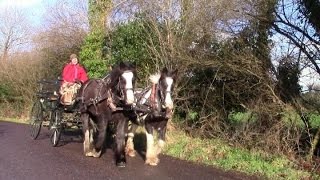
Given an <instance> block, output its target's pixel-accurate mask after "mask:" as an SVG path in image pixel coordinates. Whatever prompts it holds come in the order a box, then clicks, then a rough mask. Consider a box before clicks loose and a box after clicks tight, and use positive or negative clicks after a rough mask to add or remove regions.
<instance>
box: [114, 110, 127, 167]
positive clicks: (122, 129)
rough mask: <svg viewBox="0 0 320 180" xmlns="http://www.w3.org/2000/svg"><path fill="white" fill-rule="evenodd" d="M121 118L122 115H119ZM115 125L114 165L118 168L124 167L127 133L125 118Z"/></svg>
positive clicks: (121, 118)
mask: <svg viewBox="0 0 320 180" xmlns="http://www.w3.org/2000/svg"><path fill="white" fill-rule="evenodd" d="M119 116H123V114H119ZM117 120H118V123H117V130H116V131H117V132H116V152H115V156H116V165H117V166H118V167H125V166H126V163H127V161H126V154H125V146H126V145H125V143H126V134H127V132H128V119H127V118H126V117H120V118H119V119H117Z"/></svg>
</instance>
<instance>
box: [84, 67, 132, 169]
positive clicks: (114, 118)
mask: <svg viewBox="0 0 320 180" xmlns="http://www.w3.org/2000/svg"><path fill="white" fill-rule="evenodd" d="M135 78H136V67H135V65H133V64H131V63H127V62H121V63H120V64H119V65H117V66H114V67H113V68H112V70H111V72H110V74H108V75H107V76H106V77H105V78H103V79H90V80H89V81H87V82H86V83H85V84H83V85H82V87H81V89H80V90H79V94H78V97H79V99H80V100H81V102H80V112H81V120H82V123H83V133H84V142H83V148H84V154H85V156H92V157H100V155H101V151H102V148H103V144H104V141H105V139H106V129H107V125H108V123H110V122H115V124H116V140H115V143H116V149H115V159H116V165H117V166H119V167H124V166H125V165H126V156H125V137H126V134H127V131H128V121H129V118H128V117H127V115H126V111H125V110H124V109H125V108H126V107H130V106H131V105H132V104H133V103H134V84H135Z"/></svg>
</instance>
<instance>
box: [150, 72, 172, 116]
mask: <svg viewBox="0 0 320 180" xmlns="http://www.w3.org/2000/svg"><path fill="white" fill-rule="evenodd" d="M176 77H177V70H173V71H169V70H168V69H167V68H163V69H162V70H161V72H160V73H159V74H155V75H151V76H150V80H151V82H152V84H153V85H152V90H151V95H150V101H151V106H152V108H153V109H156V110H157V111H159V112H162V110H163V109H165V110H166V116H167V117H171V115H172V110H173V100H172V93H173V88H174V82H175V80H176Z"/></svg>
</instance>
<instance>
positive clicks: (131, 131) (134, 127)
mask: <svg viewBox="0 0 320 180" xmlns="http://www.w3.org/2000/svg"><path fill="white" fill-rule="evenodd" d="M137 128H138V125H137V124H134V123H132V124H131V126H130V128H129V132H128V137H127V138H128V139H127V145H126V150H125V151H126V154H127V155H128V156H130V157H134V156H136V151H135V150H134V143H133V138H134V134H135V132H136V130H137Z"/></svg>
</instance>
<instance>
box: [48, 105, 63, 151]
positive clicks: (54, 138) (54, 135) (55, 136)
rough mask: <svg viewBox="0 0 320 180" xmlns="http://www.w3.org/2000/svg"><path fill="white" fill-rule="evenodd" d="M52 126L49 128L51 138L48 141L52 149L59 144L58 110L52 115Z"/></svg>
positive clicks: (59, 113)
mask: <svg viewBox="0 0 320 180" xmlns="http://www.w3.org/2000/svg"><path fill="white" fill-rule="evenodd" d="M51 117H52V119H51V121H52V126H51V136H50V141H51V144H52V146H53V147H56V146H57V145H58V143H59V140H60V136H61V130H62V126H61V112H60V111H59V110H54V111H53V113H52V116H51Z"/></svg>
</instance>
